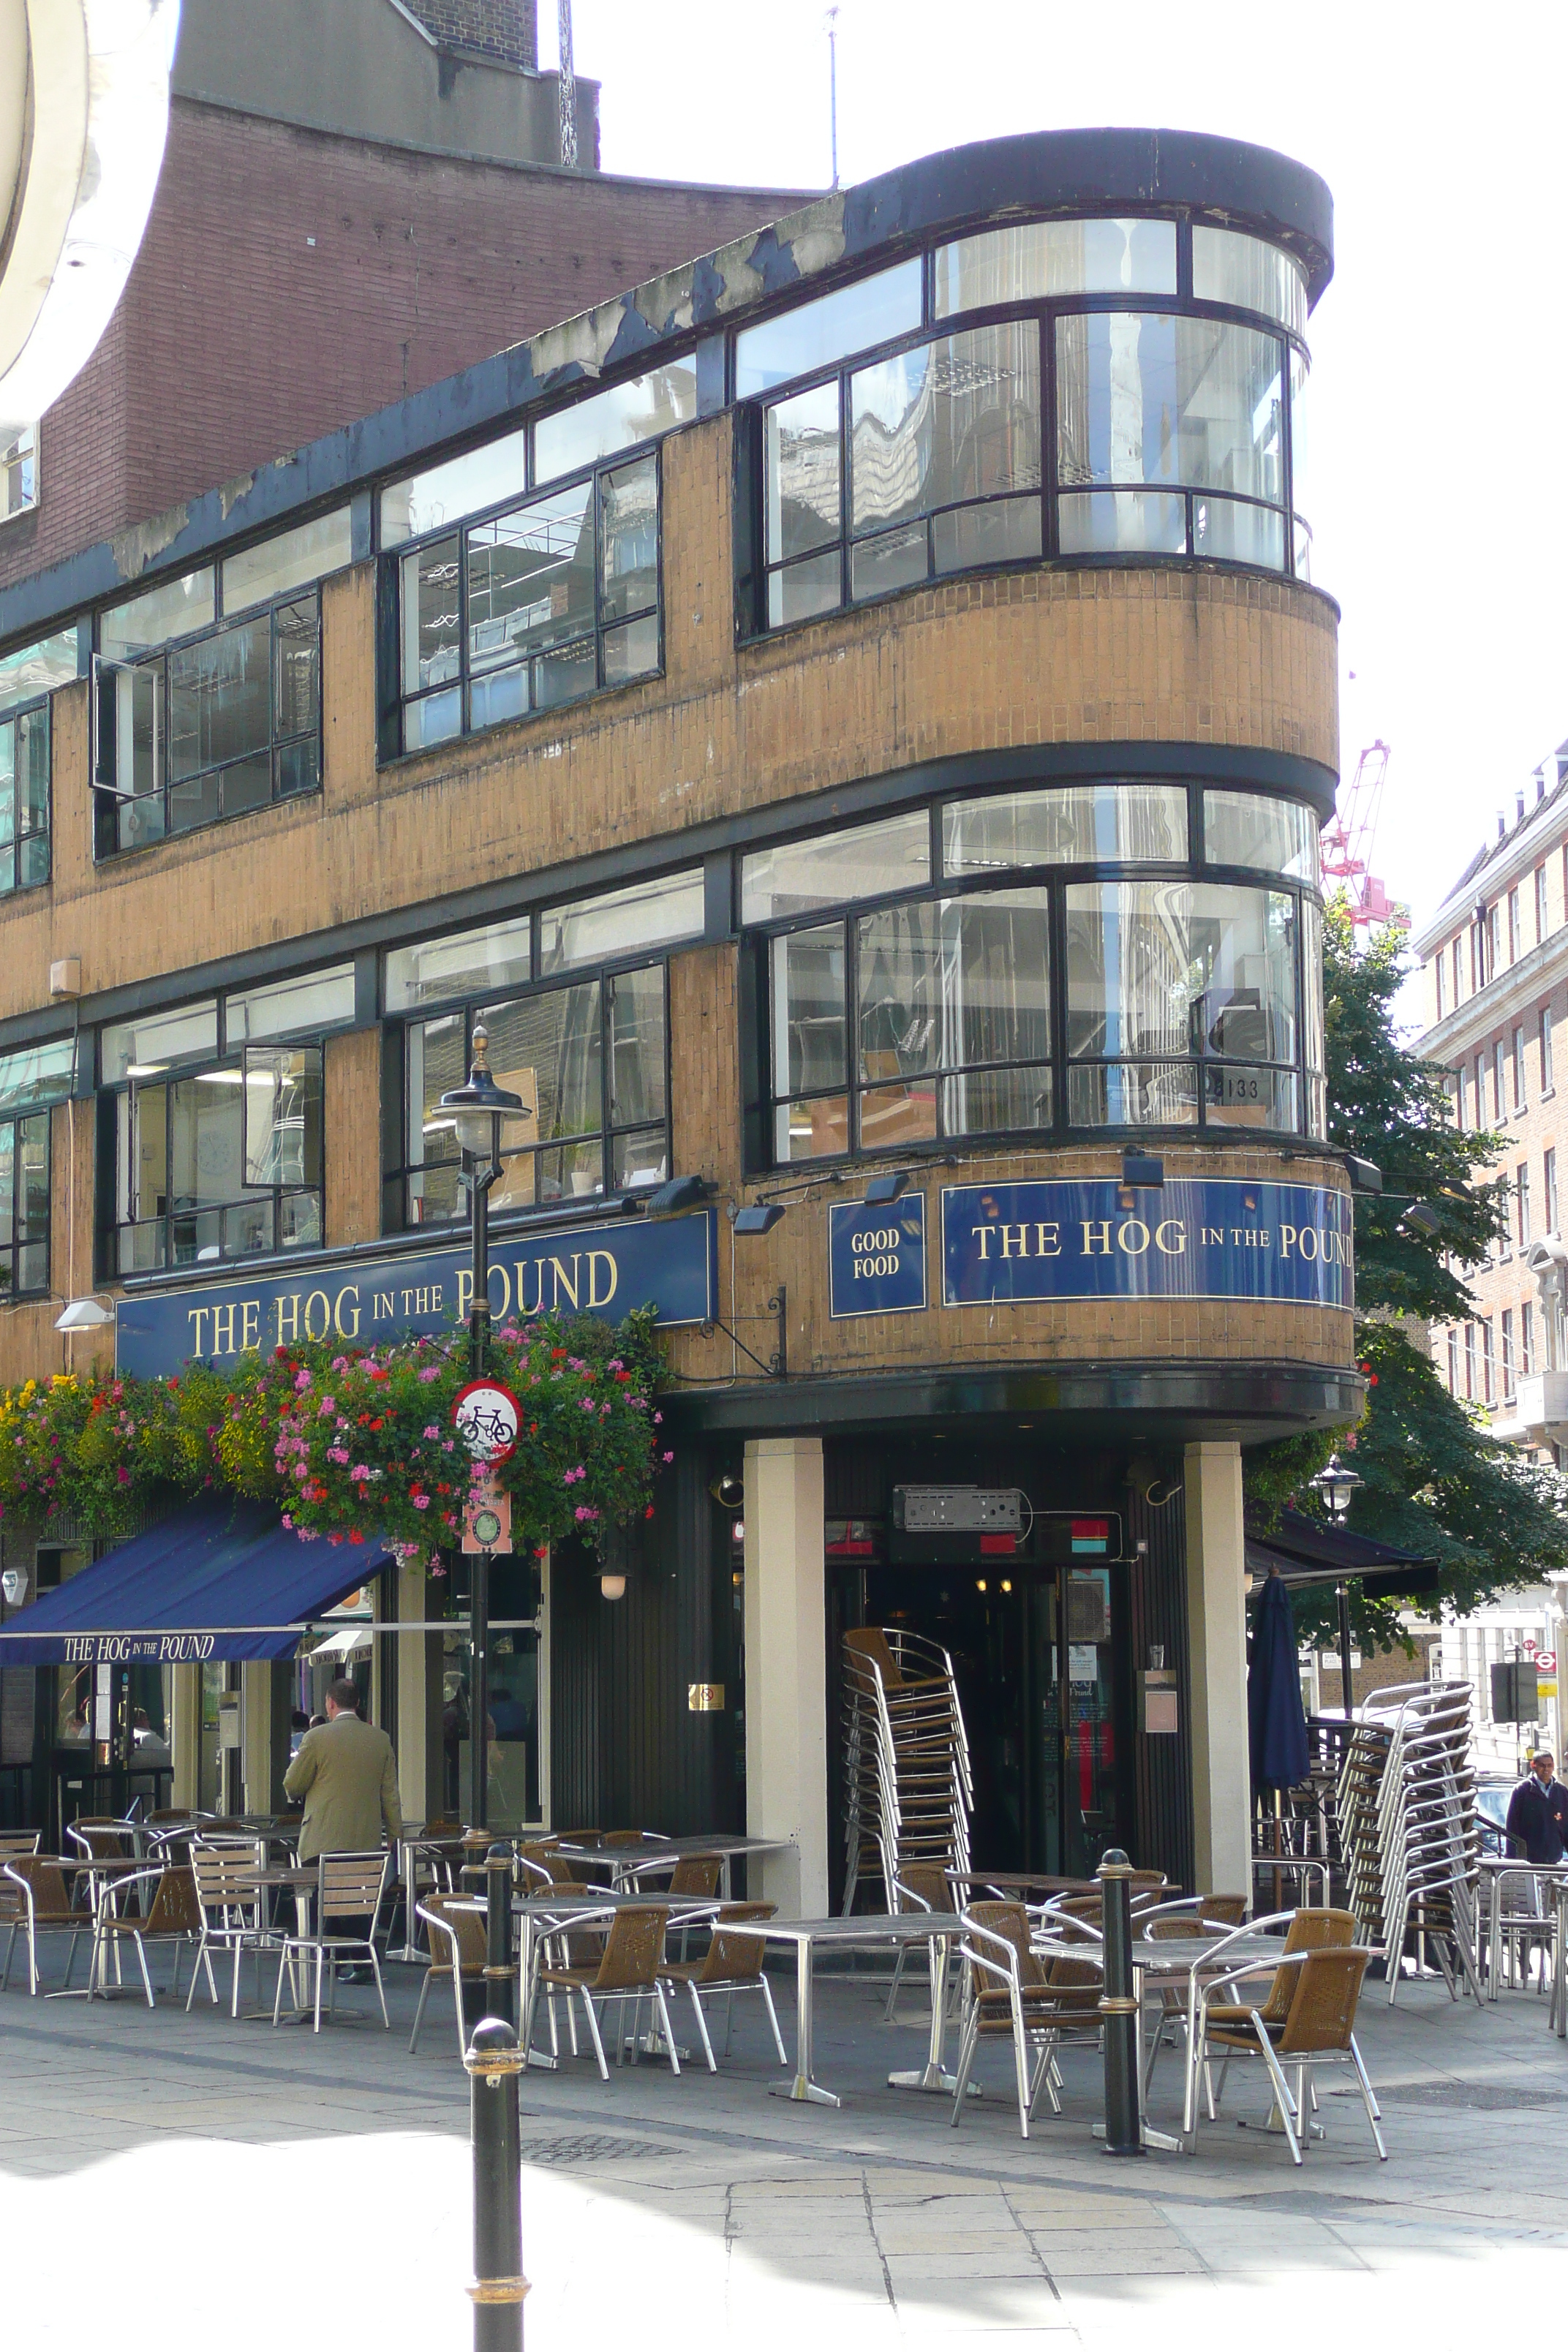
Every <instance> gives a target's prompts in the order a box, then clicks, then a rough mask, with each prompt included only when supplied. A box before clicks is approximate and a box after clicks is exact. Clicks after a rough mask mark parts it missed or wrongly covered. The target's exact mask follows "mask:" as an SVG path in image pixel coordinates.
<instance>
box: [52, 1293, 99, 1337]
mask: <svg viewBox="0 0 1568 2352" xmlns="http://www.w3.org/2000/svg"><path fill="white" fill-rule="evenodd" d="M113 1320H114V1309H113V1307H105V1306H104V1304H103V1302H102V1300H101V1299H99V1298H71V1299H68V1300H67V1302H66V1305H65V1307H64V1308H63V1310H62V1311H61V1313H60V1314H58V1315H57V1316H56V1318H55V1329H56V1330H57V1331H101V1330H102V1329H103V1327H104V1325H105V1324H106V1323H112V1322H113Z"/></svg>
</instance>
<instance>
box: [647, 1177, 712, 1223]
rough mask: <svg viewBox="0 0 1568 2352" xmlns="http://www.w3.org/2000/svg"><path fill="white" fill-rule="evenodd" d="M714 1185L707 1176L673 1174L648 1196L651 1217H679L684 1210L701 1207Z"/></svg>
mask: <svg viewBox="0 0 1568 2352" xmlns="http://www.w3.org/2000/svg"><path fill="white" fill-rule="evenodd" d="M712 1190H713V1187H712V1185H711V1184H710V1182H709V1181H708V1179H707V1177H706V1176H672V1177H671V1178H670V1179H669V1181H668V1183H667V1184H660V1185H659V1186H658V1189H657V1190H656V1191H655V1192H650V1193H649V1194H648V1196H647V1213H648V1215H649V1216H650V1217H678V1216H679V1215H680V1214H681V1213H682V1212H683V1211H684V1210H687V1209H700V1207H701V1206H702V1203H703V1202H704V1201H706V1200H707V1198H708V1196H709V1194H710V1192H712Z"/></svg>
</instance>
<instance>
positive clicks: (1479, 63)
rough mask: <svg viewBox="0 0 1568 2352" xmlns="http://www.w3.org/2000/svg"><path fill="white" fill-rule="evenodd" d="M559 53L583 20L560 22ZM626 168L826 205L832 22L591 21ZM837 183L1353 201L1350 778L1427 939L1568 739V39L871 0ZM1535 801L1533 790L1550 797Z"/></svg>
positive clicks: (1373, 3)
mask: <svg viewBox="0 0 1568 2352" xmlns="http://www.w3.org/2000/svg"><path fill="white" fill-rule="evenodd" d="M539 13H540V47H541V62H542V64H544V65H546V66H549V65H551V64H552V63H553V62H554V58H555V15H556V12H555V8H554V6H552V0H540V11H539ZM573 25H574V48H575V56H576V68H577V71H578V72H579V73H580V74H584V75H591V76H593V77H595V79H598V80H599V81H600V82H601V83H602V86H603V88H602V98H601V136H602V162H603V165H604V168H605V170H606V171H608V172H626V173H639V174H647V175H649V176H652V177H658V178H680V179H692V180H715V181H729V182H732V183H740V184H746V185H753V186H754V185H764V186H782V187H815V186H825V185H826V184H827V181H828V178H829V176H830V163H829V107H828V47H827V36H826V10H825V8H824V7H823V6H822V5H820V0H767V5H746V0H742V4H741V5H736V0H666V5H664V6H663V7H662V8H657V9H656V8H650V7H648V6H647V5H646V0H635V5H634V0H574V12H573ZM837 30H838V152H839V174H840V178H841V180H842V181H843V182H844V184H846V185H850V184H854V183H855V182H857V181H859V180H865V179H869V178H871V177H873V176H874V175H875V174H876V173H879V172H883V171H887V170H889V168H890V167H892V166H893V165H895V164H898V163H906V162H908V161H909V160H910V158H912V157H914V156H917V155H922V154H929V153H931V152H936V151H937V150H939V149H942V148H944V147H952V146H959V145H963V143H965V142H968V141H971V140H977V139H987V138H995V137H999V136H1002V135H1004V134H1005V133H1007V132H1011V131H1037V130H1056V129H1065V128H1069V127H1084V126H1090V125H1098V124H1103V123H1120V124H1143V125H1152V126H1156V127H1159V128H1163V129H1177V130H1188V131H1217V132H1221V133H1224V134H1226V135H1227V136H1230V137H1233V138H1238V139H1247V140H1251V141H1254V142H1257V143H1258V144H1259V145H1263V146H1268V147H1275V148H1279V149H1280V150H1281V151H1282V152H1285V153H1286V154H1289V155H1291V156H1294V157H1296V158H1297V159H1298V160H1299V161H1300V162H1302V163H1308V164H1310V166H1311V167H1312V169H1313V170H1314V171H1317V172H1319V173H1321V175H1322V177H1323V178H1324V179H1325V180H1326V181H1327V182H1328V184H1329V186H1330V188H1331V191H1332V193H1333V197H1334V207H1335V269H1334V278H1333V280H1332V282H1331V285H1330V286H1329V289H1328V290H1327V292H1326V293H1325V294H1324V295H1323V296H1322V298H1321V300H1320V302H1319V304H1318V308H1317V310H1316V311H1315V312H1314V314H1313V318H1312V320H1311V323H1310V330H1309V333H1310V341H1311V346H1312V354H1313V375H1312V397H1313V405H1312V418H1311V428H1312V454H1311V478H1310V490H1309V491H1308V494H1307V495H1306V497H1305V499H1304V509H1305V511H1306V512H1307V514H1308V517H1309V520H1310V522H1311V524H1312V526H1313V531H1314V537H1315V542H1316V546H1315V554H1314V577H1315V579H1316V580H1317V582H1318V583H1319V584H1320V585H1321V586H1322V587H1324V588H1326V589H1327V590H1328V591H1329V593H1331V595H1332V596H1333V597H1334V598H1335V599H1336V600H1337V602H1338V603H1339V604H1340V606H1341V608H1342V614H1343V620H1342V628H1341V635H1340V652H1341V688H1342V704H1341V710H1342V734H1341V761H1342V768H1343V770H1344V772H1345V773H1346V775H1347V776H1348V775H1349V774H1350V773H1351V772H1353V770H1354V767H1355V764H1356V758H1357V754H1358V752H1359V751H1361V750H1362V748H1363V746H1366V745H1370V744H1371V743H1373V741H1375V740H1382V741H1383V742H1384V743H1386V744H1387V745H1388V747H1389V751H1390V759H1389V763H1388V781H1387V786H1386V790H1385V793H1384V799H1383V804H1382V816H1381V821H1380V824H1379V830H1378V835H1377V839H1376V847H1375V856H1374V859H1373V865H1374V869H1375V870H1376V871H1378V872H1379V873H1380V874H1381V875H1382V877H1383V878H1384V881H1385V883H1386V884H1387V887H1388V888H1389V890H1390V892H1391V893H1392V894H1393V895H1394V897H1396V898H1403V899H1405V901H1407V902H1408V903H1409V904H1410V905H1411V906H1412V908H1413V909H1414V913H1415V920H1416V922H1417V924H1419V923H1420V922H1421V920H1422V919H1424V918H1425V917H1426V915H1428V914H1430V913H1431V912H1432V910H1433V909H1434V908H1436V905H1437V904H1438V903H1439V902H1440V900H1441V899H1442V898H1443V897H1444V896H1445V895H1446V893H1447V890H1448V888H1449V887H1451V885H1452V884H1453V883H1454V882H1455V881H1456V880H1457V879H1458V875H1459V874H1460V872H1461V871H1462V870H1463V868H1464V866H1466V865H1467V864H1468V861H1469V858H1470V856H1471V854H1472V852H1473V851H1474V849H1475V848H1476V847H1477V846H1478V845H1479V843H1480V841H1481V840H1482V838H1483V837H1484V836H1485V835H1486V834H1487V833H1488V831H1489V828H1491V827H1492V826H1493V824H1494V822H1495V812H1496V811H1497V810H1498V809H1499V808H1501V807H1503V806H1505V805H1506V806H1507V807H1508V808H1509V809H1510V812H1511V809H1512V805H1513V796H1514V793H1516V791H1518V790H1519V789H1520V788H1521V787H1525V786H1528V785H1529V780H1530V777H1531V773H1532V772H1533V770H1534V769H1535V768H1536V767H1537V766H1538V765H1539V764H1540V762H1541V761H1542V759H1543V758H1544V757H1545V755H1546V754H1547V753H1548V752H1549V751H1552V749H1553V748H1554V747H1555V746H1556V745H1557V744H1559V743H1560V742H1563V740H1564V739H1568V675H1565V664H1564V659H1563V646H1564V645H1565V643H1568V550H1565V534H1564V521H1565V515H1564V508H1565V505H1568V477H1565V471H1564V467H1563V459H1562V456H1561V454H1560V453H1559V445H1558V443H1557V440H1556V437H1555V434H1556V430H1557V429H1558V428H1553V430H1552V432H1550V433H1548V435H1547V458H1546V459H1545V460H1541V461H1538V460H1537V459H1536V457H1534V456H1533V455H1532V452H1533V450H1534V436H1535V434H1536V432H1537V430H1538V429H1539V430H1542V431H1545V430H1546V426H1547V425H1550V423H1551V420H1552V417H1553V416H1554V415H1555V416H1558V417H1559V418H1560V420H1561V418H1562V416H1563V409H1564V404H1565V401H1568V391H1565V387H1568V300H1565V299H1564V285H1563V278H1564V262H1565V257H1568V237H1565V235H1564V231H1565V227H1568V173H1564V170H1563V145H1562V136H1561V125H1560V115H1561V106H1562V90H1563V68H1564V65H1565V63H1568V14H1565V13H1564V12H1563V10H1562V9H1561V8H1560V7H1552V6H1548V5H1523V0H1500V4H1499V0H1494V5H1492V6H1491V7H1490V8H1489V9H1487V10H1485V11H1483V13H1482V14H1481V16H1479V17H1472V18H1466V17H1462V16H1460V15H1459V13H1458V10H1455V11H1453V13H1450V12H1449V10H1448V9H1447V8H1446V7H1442V6H1437V7H1431V6H1426V7H1422V8H1419V9H1418V8H1416V7H1415V6H1412V5H1389V0H1362V5H1342V0H1316V5H1312V6H1310V7H1256V6H1254V7H1248V8H1245V9H1244V8H1241V7H1237V6H1235V5H1231V6H1229V7H1226V6H1219V7H1216V8H1212V9H1209V10H1207V11H1205V12H1200V13H1197V14H1192V15H1188V14H1184V13H1183V12H1181V11H1179V10H1174V9H1173V8H1171V6H1170V5H1169V4H1168V0H1165V5H1157V6H1156V5H1146V0H1118V5H1116V6H1115V7H1113V8H1111V9H1110V10H1099V9H1094V10H1090V9H1083V8H1077V9H1073V10H1071V11H1068V10H1067V9H1062V8H1054V7H1048V6H1047V5H1044V4H1043V0H1034V4H1033V5H1027V4H1026V0H969V5H966V6H961V5H933V0H898V5H892V0H843V5H841V6H840V7H839V9H838V12H837ZM1531 797H1533V788H1531Z"/></svg>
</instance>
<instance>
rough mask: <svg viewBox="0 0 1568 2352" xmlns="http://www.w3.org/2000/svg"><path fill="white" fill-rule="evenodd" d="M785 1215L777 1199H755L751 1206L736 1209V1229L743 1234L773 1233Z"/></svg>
mask: <svg viewBox="0 0 1568 2352" xmlns="http://www.w3.org/2000/svg"><path fill="white" fill-rule="evenodd" d="M783 1215H784V1209H783V1207H782V1206H781V1204H780V1203H779V1202H777V1201H753V1202H752V1204H751V1206H750V1207H749V1208H745V1209H737V1210H736V1212H735V1231H736V1232H737V1233H738V1234H771V1233H772V1232H773V1227H774V1226H775V1225H776V1224H777V1223H778V1221H779V1219H780V1218H781V1217H782V1216H783Z"/></svg>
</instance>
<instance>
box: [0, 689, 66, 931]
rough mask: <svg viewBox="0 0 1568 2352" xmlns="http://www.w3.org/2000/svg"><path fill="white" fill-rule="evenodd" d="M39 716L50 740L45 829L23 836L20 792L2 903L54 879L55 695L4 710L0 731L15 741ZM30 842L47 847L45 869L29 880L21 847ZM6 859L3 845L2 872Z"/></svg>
mask: <svg viewBox="0 0 1568 2352" xmlns="http://www.w3.org/2000/svg"><path fill="white" fill-rule="evenodd" d="M40 714H41V715H42V718H43V721H44V731H45V737H46V741H47V751H46V756H45V762H44V765H45V784H44V824H43V829H42V831H41V832H29V833H24V831H23V830H22V823H21V817H22V802H21V795H20V793H17V794H16V800H15V808H16V825H15V829H14V831H13V833H12V835H11V843H10V856H11V877H12V878H11V880H10V881H9V882H8V883H7V882H5V881H0V903H3V902H4V900H5V899H6V898H15V897H16V895H17V893H18V892H20V891H23V890H42V889H45V888H47V886H48V884H49V883H50V882H51V881H52V880H53V879H54V871H55V714H54V696H53V693H52V692H45V693H43V694H37V695H30V696H29V697H28V698H27V700H26V702H15V703H11V704H9V705H8V706H7V707H6V708H5V709H4V710H0V730H5V728H7V727H8V728H10V729H11V730H12V733H13V737H14V738H15V736H16V732H17V731H18V730H19V729H20V727H21V723H22V721H23V719H37V718H38V717H39V716H40ZM17 774H18V770H17V767H16V751H15V747H14V746H13V751H12V776H13V779H15V778H16V776H17ZM31 841H41V842H42V843H43V845H44V870H43V872H42V873H41V874H35V875H33V876H32V877H30V878H28V879H26V880H24V878H23V875H22V845H23V843H24V842H31ZM4 864H5V848H4V847H3V846H0V869H3V867H4Z"/></svg>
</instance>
